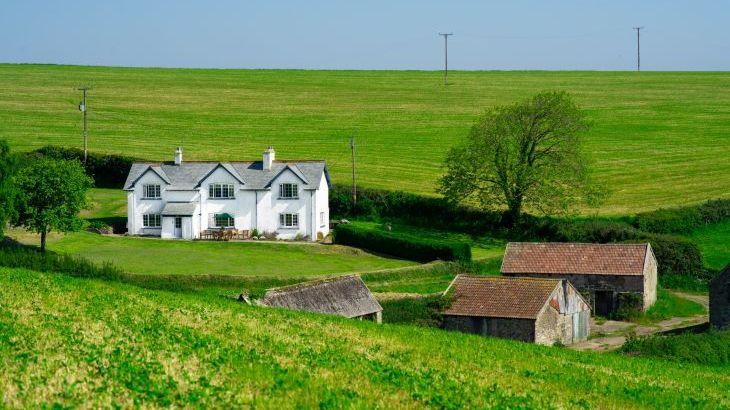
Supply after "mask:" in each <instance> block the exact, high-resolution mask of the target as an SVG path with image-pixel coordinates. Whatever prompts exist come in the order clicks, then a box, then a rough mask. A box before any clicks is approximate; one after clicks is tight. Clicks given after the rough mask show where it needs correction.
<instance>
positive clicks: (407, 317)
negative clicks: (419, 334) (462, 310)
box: [380, 295, 450, 328]
mask: <svg viewBox="0 0 730 410" xmlns="http://www.w3.org/2000/svg"><path fill="white" fill-rule="evenodd" d="M449 304H450V299H449V298H446V297H442V296H441V295H429V296H419V297H404V298H397V299H386V300H381V301H380V305H381V306H382V307H383V323H397V324H410V325H416V326H422V327H437V328H438V327H441V325H442V324H443V316H442V314H441V312H443V311H444V309H446V308H448V306H449Z"/></svg>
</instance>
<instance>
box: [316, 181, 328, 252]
mask: <svg viewBox="0 0 730 410" xmlns="http://www.w3.org/2000/svg"><path fill="white" fill-rule="evenodd" d="M314 211H315V212H314V218H315V219H314V221H315V225H314V226H315V227H316V229H315V234H314V235H313V236H312V238H313V239H315V240H316V239H317V234H316V233H317V232H322V236H323V237H324V236H327V234H329V232H330V204H329V185H327V178H326V177H325V175H324V173H322V179H321V180H320V181H319V189H318V190H317V194H316V195H315V210H314ZM321 212H324V222H323V223H322V222H321V221H320V213H321Z"/></svg>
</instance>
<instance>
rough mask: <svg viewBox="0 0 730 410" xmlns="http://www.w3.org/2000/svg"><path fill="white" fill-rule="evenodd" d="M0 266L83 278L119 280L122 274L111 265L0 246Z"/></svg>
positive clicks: (22, 248)
mask: <svg viewBox="0 0 730 410" xmlns="http://www.w3.org/2000/svg"><path fill="white" fill-rule="evenodd" d="M0 266H4V267H8V268H26V269H31V270H35V271H41V272H60V273H65V274H68V275H71V276H77V277H83V278H101V279H120V278H121V277H122V275H123V274H124V272H123V271H122V270H121V269H119V268H118V267H116V266H114V265H112V264H111V263H108V262H105V263H103V264H101V265H97V264H95V263H92V262H90V261H89V260H87V259H84V258H82V257H79V256H72V255H59V254H55V253H52V252H38V250H37V249H33V248H28V247H26V246H12V245H10V246H9V245H7V244H5V245H3V246H0Z"/></svg>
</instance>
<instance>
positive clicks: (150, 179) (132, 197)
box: [127, 171, 166, 236]
mask: <svg viewBox="0 0 730 410" xmlns="http://www.w3.org/2000/svg"><path fill="white" fill-rule="evenodd" d="M148 184H158V185H160V193H161V196H162V199H143V198H144V186H145V185H148ZM165 185H166V184H165V181H163V180H162V178H160V177H159V176H158V175H157V174H156V173H154V172H152V171H147V172H146V173H145V174H143V175H142V177H141V178H140V179H139V180H138V181H137V183H136V184H134V189H133V190H132V191H130V192H129V193H128V194H127V231H128V232H129V233H130V234H134V235H155V236H159V235H160V234H161V231H160V228H144V224H143V220H142V215H144V214H159V213H161V212H162V208H164V206H165V200H164V198H165V195H166V190H165Z"/></svg>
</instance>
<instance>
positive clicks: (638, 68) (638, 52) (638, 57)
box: [634, 27, 644, 71]
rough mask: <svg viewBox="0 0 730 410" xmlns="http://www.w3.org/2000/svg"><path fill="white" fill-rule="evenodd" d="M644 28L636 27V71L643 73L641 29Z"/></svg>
mask: <svg viewBox="0 0 730 410" xmlns="http://www.w3.org/2000/svg"><path fill="white" fill-rule="evenodd" d="M642 28H644V27H634V30H636V71H641V34H640V32H641V29H642Z"/></svg>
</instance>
